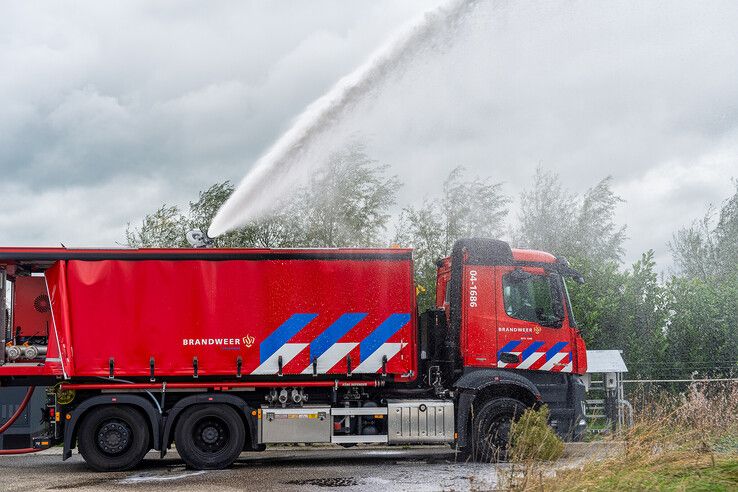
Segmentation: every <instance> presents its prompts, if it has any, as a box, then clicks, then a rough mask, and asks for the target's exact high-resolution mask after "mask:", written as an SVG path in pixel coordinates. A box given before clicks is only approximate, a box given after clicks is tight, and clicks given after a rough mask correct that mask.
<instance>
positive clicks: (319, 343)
mask: <svg viewBox="0 0 738 492" xmlns="http://www.w3.org/2000/svg"><path fill="white" fill-rule="evenodd" d="M366 315H367V313H346V314H343V315H341V317H340V318H338V319H337V320H336V321H335V322H334V323H333V324H332V325H331V326H329V327H328V328H326V329H325V331H324V332H323V333H321V334H320V335H318V336H317V337H316V338H315V340H313V341H312V343H311V344H310V360H311V361H312V360H313V359H317V358H318V357H320V356H321V355H323V353H324V352H325V351H326V350H328V349H329V348H330V347H331V345H333V344H334V343H336V342H338V340H340V339H341V337H343V336H344V335H345V334H346V333H348V332H349V331H350V330H351V328H353V327H354V326H356V325H358V324H359V322H360V321H361V320H362V319H364V318H365V317H366Z"/></svg>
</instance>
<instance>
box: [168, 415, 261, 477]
mask: <svg viewBox="0 0 738 492" xmlns="http://www.w3.org/2000/svg"><path fill="white" fill-rule="evenodd" d="M174 442H175V445H176V446H177V452H179V455H180V456H181V457H182V459H183V460H184V462H185V463H187V465H188V466H190V467H191V468H195V469H197V470H219V469H222V468H226V467H228V466H230V465H232V464H233V462H234V461H236V458H238V456H239V455H240V454H241V451H242V450H243V448H244V443H245V442H246V430H245V429H244V426H243V420H242V419H241V417H240V416H239V415H238V413H237V412H236V411H235V410H234V409H233V408H231V407H229V406H227V405H218V404H207V405H194V406H191V407H189V408H188V409H186V410H185V411H184V412H183V413H182V416H181V417H180V418H179V421H178V422H177V428H176V430H175V433H174Z"/></svg>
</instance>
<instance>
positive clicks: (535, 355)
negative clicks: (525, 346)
mask: <svg viewBox="0 0 738 492" xmlns="http://www.w3.org/2000/svg"><path fill="white" fill-rule="evenodd" d="M544 355H546V352H533V353H532V354H530V355H529V356H528V357H527V358H526V359H525V360H524V361H523V362H521V363H520V364H519V365H518V369H528V368H529V367H530V366H532V365H533V363H534V362H536V361H537V360H538V359H540V358H541V357H543V356H544Z"/></svg>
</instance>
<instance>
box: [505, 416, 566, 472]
mask: <svg viewBox="0 0 738 492" xmlns="http://www.w3.org/2000/svg"><path fill="white" fill-rule="evenodd" d="M563 453H564V442H563V441H562V440H561V439H559V436H557V435H556V433H555V432H554V430H553V429H552V428H551V427H550V426H549V425H548V407H547V406H545V405H544V406H542V407H541V408H539V409H533V408H529V409H527V410H526V411H525V412H524V413H523V415H522V416H521V417H520V419H519V420H518V421H517V422H514V423H513V424H512V427H511V429H510V458H511V459H512V460H514V461H531V460H532V461H552V460H556V459H558V458H560V457H561V455H562V454H563Z"/></svg>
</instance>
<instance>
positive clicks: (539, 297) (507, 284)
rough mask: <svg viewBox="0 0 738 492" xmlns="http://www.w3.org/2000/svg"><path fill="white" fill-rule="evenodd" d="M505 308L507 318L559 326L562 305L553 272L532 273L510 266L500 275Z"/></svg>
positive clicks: (561, 318)
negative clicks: (544, 273) (513, 268)
mask: <svg viewBox="0 0 738 492" xmlns="http://www.w3.org/2000/svg"><path fill="white" fill-rule="evenodd" d="M502 289H503V297H504V301H505V311H506V312H507V315H508V316H510V317H511V318H516V319H521V320H524V321H532V322H534V323H538V324H540V325H542V326H550V327H560V326H561V322H562V320H563V319H564V306H563V304H562V292H561V287H560V281H559V279H558V278H557V276H556V275H533V274H530V273H527V272H523V271H522V270H514V271H512V272H510V273H508V274H506V275H505V276H503V277H502Z"/></svg>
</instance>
